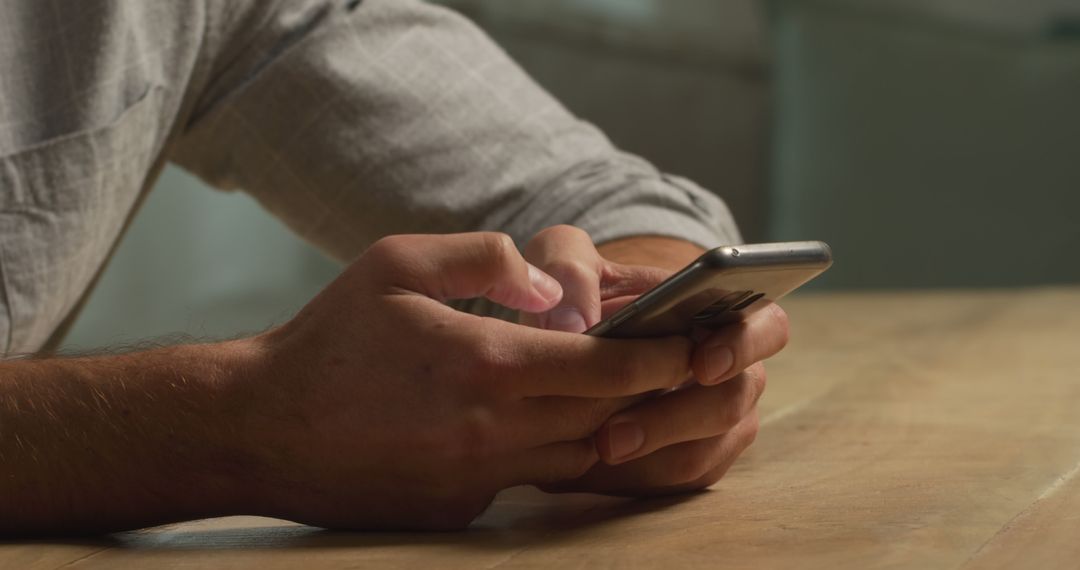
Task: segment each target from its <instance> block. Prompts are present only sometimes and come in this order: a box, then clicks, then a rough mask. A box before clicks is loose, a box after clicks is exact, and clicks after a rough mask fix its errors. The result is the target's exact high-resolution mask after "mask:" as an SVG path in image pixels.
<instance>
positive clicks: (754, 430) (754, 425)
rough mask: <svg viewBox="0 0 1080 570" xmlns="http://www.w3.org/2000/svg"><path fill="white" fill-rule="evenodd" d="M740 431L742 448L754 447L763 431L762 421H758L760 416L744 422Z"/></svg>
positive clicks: (755, 415) (753, 416)
mask: <svg viewBox="0 0 1080 570" xmlns="http://www.w3.org/2000/svg"><path fill="white" fill-rule="evenodd" d="M740 431H741V433H740V434H739V436H740V441H739V443H741V444H742V445H741V448H742V449H746V448H747V447H750V446H751V445H753V443H754V441H755V440H757V436H758V432H760V431H761V421H760V420H759V419H758V415H757V414H756V413H755V414H753V415H751V416H750V417H749V418H747V419H746V420H744V421H743V426H742V428H741V430H740Z"/></svg>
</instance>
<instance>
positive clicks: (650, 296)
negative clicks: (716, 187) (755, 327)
mask: <svg viewBox="0 0 1080 570" xmlns="http://www.w3.org/2000/svg"><path fill="white" fill-rule="evenodd" d="M830 265H832V250H830V249H829V246H828V244H826V243H825V242H820V241H797V242H784V243H759V244H747V245H732V246H724V247H718V248H716V249H713V250H710V251H707V252H705V253H704V254H703V255H702V256H701V257H699V258H697V259H696V260H695V261H694V262H692V263H690V265H687V266H686V267H685V268H683V269H682V270H681V271H679V272H678V273H676V274H675V275H672V276H671V277H670V278H668V279H667V280H666V281H664V282H663V283H661V284H659V285H657V286H656V287H654V288H652V289H651V290H649V291H648V292H646V293H645V294H643V295H641V296H640V297H638V298H637V299H635V300H634V301H633V302H632V303H630V304H628V305H626V306H625V307H623V308H622V309H619V311H617V312H616V313H615V314H613V315H611V316H610V317H608V318H606V319H604V320H602V321H600V322H599V323H597V324H596V325H595V326H593V327H592V328H590V329H589V330H587V331H585V334H589V335H593V336H602V337H607V338H635V337H655V336H670V335H677V334H681V335H690V334H692V333H693V332H694V331H695V329H699V328H705V329H713V328H717V327H721V326H723V325H726V324H729V323H732V322H736V321H739V320H742V319H745V318H746V317H747V316H749V315H751V314H753V313H754V312H755V311H758V310H760V309H761V308H762V307H765V306H767V305H768V304H769V303H771V302H775V301H776V300H778V299H780V298H781V297H783V296H784V295H787V294H788V293H790V292H792V291H794V290H795V289H798V288H799V287H800V286H801V285H803V284H804V283H806V282H808V281H810V280H811V279H813V278H815V277H817V276H818V275H820V274H821V273H822V272H824V271H825V270H826V269H828V268H829V266H830Z"/></svg>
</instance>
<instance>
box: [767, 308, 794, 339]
mask: <svg viewBox="0 0 1080 570" xmlns="http://www.w3.org/2000/svg"><path fill="white" fill-rule="evenodd" d="M769 320H770V322H771V324H772V328H773V329H774V330H775V331H776V332H775V334H776V335H777V336H776V338H777V343H778V345H779V346H778V348H784V347H785V346H787V344H788V341H790V340H791V321H790V319H788V314H787V312H786V311H784V309H783V307H781V306H780V305H777V304H775V303H773V304H772V305H771V306H770V307H769Z"/></svg>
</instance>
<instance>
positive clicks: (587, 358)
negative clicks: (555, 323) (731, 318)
mask: <svg viewBox="0 0 1080 570" xmlns="http://www.w3.org/2000/svg"><path fill="white" fill-rule="evenodd" d="M505 324H506V326H507V327H513V330H512V331H502V332H501V333H499V334H497V335H494V336H496V339H495V340H494V341H493V342H492V343H491V345H490V348H491V349H492V350H494V351H496V353H497V354H501V355H503V356H502V357H501V359H502V360H503V365H505V366H507V367H509V368H510V369H511V370H506V371H503V372H509V373H510V375H511V376H512V377H513V378H514V382H513V386H512V387H511V390H513V391H514V392H515V393H516V394H517V395H520V396H523V397H538V396H576V397H584V398H619V397H623V396H633V395H637V394H643V393H646V392H651V391H653V390H662V389H669V388H674V387H676V386H679V385H681V384H682V383H683V382H685V381H686V379H687V378H688V377H689V375H690V356H691V354H692V351H693V343H692V342H691V341H690V340H689V339H687V338H685V337H680V336H672V337H664V338H652V339H608V338H598V337H592V336H587V335H582V334H574V333H564V332H558V331H546V330H541V329H534V328H529V327H524V326H519V325H513V324H509V323H505Z"/></svg>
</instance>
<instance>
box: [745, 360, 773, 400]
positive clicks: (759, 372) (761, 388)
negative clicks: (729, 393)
mask: <svg viewBox="0 0 1080 570" xmlns="http://www.w3.org/2000/svg"><path fill="white" fill-rule="evenodd" d="M746 377H747V380H748V382H747V384H748V385H749V388H750V394H751V397H752V399H753V401H754V402H757V400H758V398H760V397H761V394H762V393H764V392H765V385H766V384H768V374H766V372H765V365H764V364H762V363H760V362H756V363H754V364H752V365H751V366H749V367H748V368H747V369H746Z"/></svg>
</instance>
